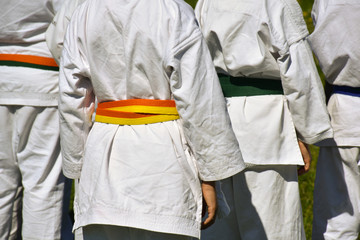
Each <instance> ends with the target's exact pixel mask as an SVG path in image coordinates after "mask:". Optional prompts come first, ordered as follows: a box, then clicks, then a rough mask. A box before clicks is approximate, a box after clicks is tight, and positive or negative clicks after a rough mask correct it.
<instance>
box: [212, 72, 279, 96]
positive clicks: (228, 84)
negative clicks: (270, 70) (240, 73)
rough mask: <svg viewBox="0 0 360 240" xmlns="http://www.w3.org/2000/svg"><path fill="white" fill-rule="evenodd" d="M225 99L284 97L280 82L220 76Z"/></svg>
mask: <svg viewBox="0 0 360 240" xmlns="http://www.w3.org/2000/svg"><path fill="white" fill-rule="evenodd" d="M218 77H219V80H220V84H221V88H222V90H223V93H224V96H225V97H249V96H259V95H283V94H284V91H283V88H282V84H281V81H280V80H274V79H265V78H248V77H232V76H227V75H224V74H218Z"/></svg>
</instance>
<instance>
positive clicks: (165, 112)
mask: <svg viewBox="0 0 360 240" xmlns="http://www.w3.org/2000/svg"><path fill="white" fill-rule="evenodd" d="M176 119H179V114H178V112H177V110H176V105H175V101H174V100H154V99H127V100H119V101H110V102H101V103H99V104H98V107H97V109H96V115H95V122H101V123H110V124H117V125H143V124H151V123H159V122H166V121H173V120H176Z"/></svg>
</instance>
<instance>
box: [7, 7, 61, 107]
mask: <svg viewBox="0 0 360 240" xmlns="http://www.w3.org/2000/svg"><path fill="white" fill-rule="evenodd" d="M62 2H63V1H62V0H36V1H35V0H34V1H27V0H15V1H11V2H10V1H7V2H6V3H5V2H4V3H2V4H1V8H0V54H25V55H34V56H40V57H49V58H52V56H51V53H50V52H49V49H48V47H47V45H46V42H45V31H46V29H47V27H48V26H49V23H50V22H51V21H52V19H53V17H54V15H55V13H56V11H57V10H58V9H59V8H60V6H61V4H62ZM15 9H16V10H15ZM14 69H15V70H14ZM0 73H1V74H0V104H6V105H9V104H12V105H28V106H29V105H32V106H56V105H57V101H58V99H57V97H58V72H57V71H45V70H42V69H35V68H27V67H9V66H0Z"/></svg>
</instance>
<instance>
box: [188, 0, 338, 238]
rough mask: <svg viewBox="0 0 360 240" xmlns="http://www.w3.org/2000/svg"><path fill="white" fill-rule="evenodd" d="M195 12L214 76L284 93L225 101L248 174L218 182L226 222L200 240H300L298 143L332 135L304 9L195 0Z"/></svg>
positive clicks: (272, 2)
mask: <svg viewBox="0 0 360 240" xmlns="http://www.w3.org/2000/svg"><path fill="white" fill-rule="evenodd" d="M195 12H196V16H197V19H198V21H199V24H200V28H201V29H202V32H203V34H204V37H205V39H206V41H207V43H208V45H209V49H210V52H211V54H212V57H213V61H214V63H215V67H216V69H217V72H218V73H221V74H225V75H230V76H233V77H247V78H261V79H264V80H263V81H272V82H274V81H276V80H278V81H281V85H282V88H283V91H284V94H283V95H261V96H246V97H229V98H227V104H228V109H229V114H230V118H231V122H232V126H233V129H234V131H235V134H236V136H237V140H238V142H239V145H240V149H241V151H242V154H243V157H244V161H245V163H247V164H248V165H249V168H247V170H246V171H244V172H243V173H240V174H238V175H237V176H234V177H233V178H232V179H228V180H226V181H222V182H221V187H222V189H223V191H224V194H225V197H226V198H227V199H231V200H228V201H229V208H230V215H229V216H228V217H227V218H225V219H223V220H219V221H217V222H215V225H214V227H211V228H209V229H207V230H206V231H204V235H203V236H204V237H203V239H277V240H278V239H286V240H287V239H304V238H305V235H304V230H303V223H302V213H301V204H300V196H299V190H298V184H297V171H296V169H297V165H303V160H302V156H301V153H300V150H299V147H298V139H300V140H301V141H303V142H305V143H308V144H313V143H316V142H318V141H320V140H322V139H325V138H329V137H331V136H332V130H331V126H330V120H329V116H328V113H327V111H326V106H325V101H324V93H323V87H322V84H321V81H320V78H319V76H318V73H317V70H316V66H315V63H314V60H313V58H312V53H311V50H310V48H309V46H308V44H307V42H306V41H305V40H304V38H305V37H306V36H307V35H308V30H307V27H306V24H305V22H304V20H303V17H302V10H301V8H300V6H299V5H298V3H297V1H295V0H282V1H278V0H260V1H242V0H200V1H198V3H197V6H196V9H195ZM239 81H241V80H239ZM231 202H232V203H231ZM244 206H247V207H244Z"/></svg>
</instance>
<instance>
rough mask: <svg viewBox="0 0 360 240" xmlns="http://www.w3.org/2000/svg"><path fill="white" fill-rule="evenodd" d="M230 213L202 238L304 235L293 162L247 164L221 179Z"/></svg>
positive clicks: (282, 239) (288, 239)
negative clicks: (284, 163)
mask: <svg viewBox="0 0 360 240" xmlns="http://www.w3.org/2000/svg"><path fill="white" fill-rule="evenodd" d="M221 189H222V191H223V193H224V195H225V198H226V200H227V203H228V205H229V208H230V214H229V215H228V216H227V217H225V218H223V219H216V220H215V223H214V225H213V226H211V227H209V228H208V229H206V230H203V231H202V235H201V239H202V240H210V239H212V240H220V239H221V240H240V239H242V240H255V239H256V240H265V239H269V240H295V239H305V232H304V225H303V218H302V209H301V202H300V194H299V186H298V177H297V167H296V166H291V165H290V166H288V165H285V166H279V165H276V166H269V165H265V166H261V165H257V166H251V167H249V168H247V170H245V171H244V172H241V173H238V174H237V175H235V176H233V177H231V178H228V179H225V180H223V181H221Z"/></svg>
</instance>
